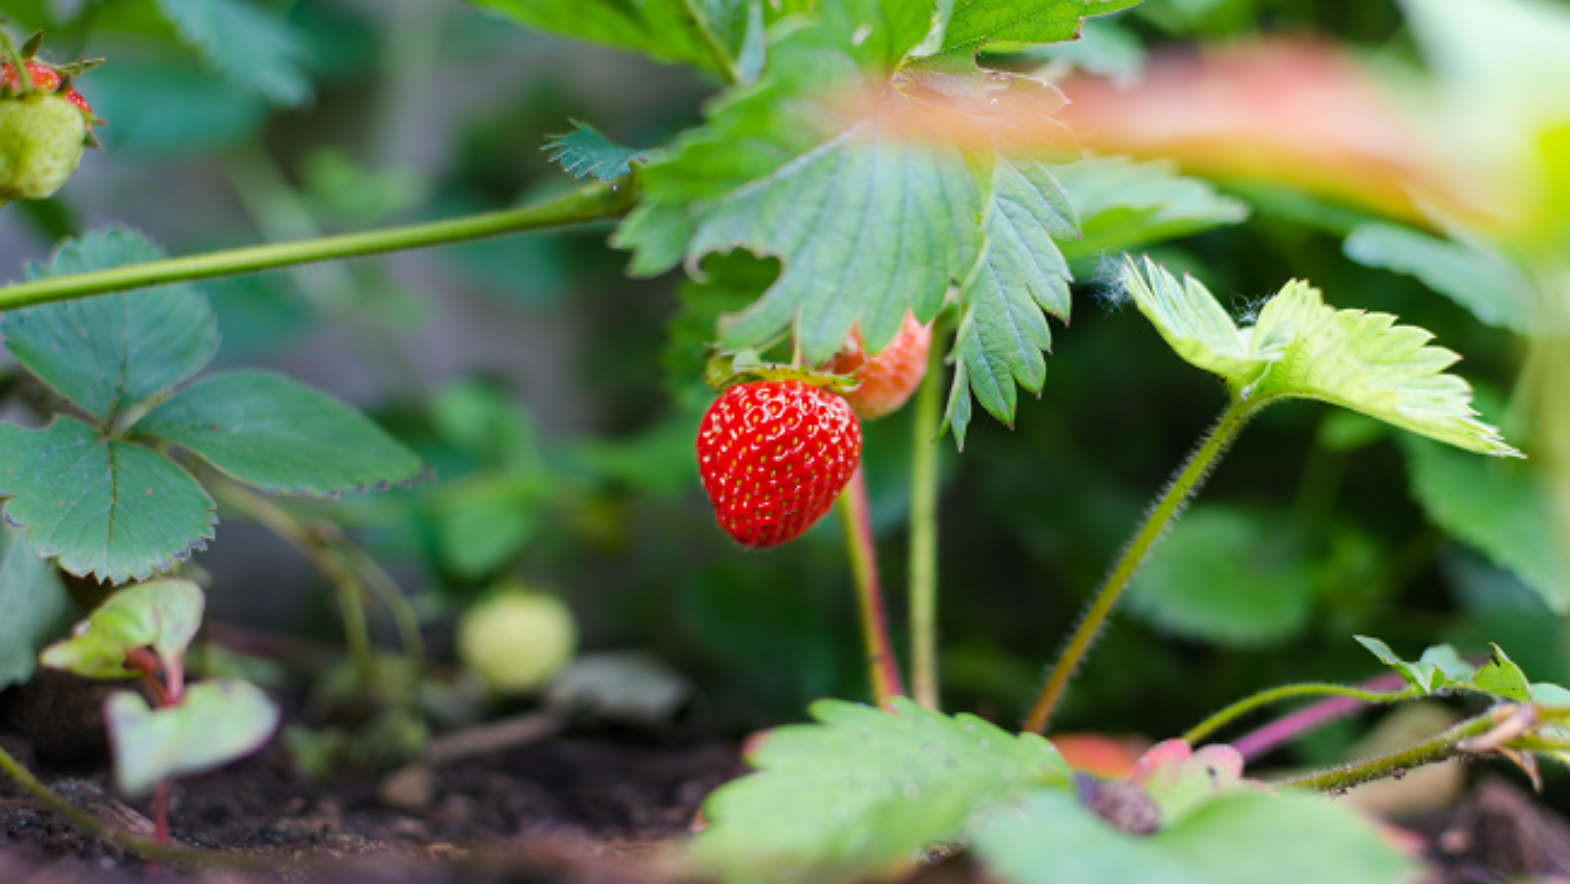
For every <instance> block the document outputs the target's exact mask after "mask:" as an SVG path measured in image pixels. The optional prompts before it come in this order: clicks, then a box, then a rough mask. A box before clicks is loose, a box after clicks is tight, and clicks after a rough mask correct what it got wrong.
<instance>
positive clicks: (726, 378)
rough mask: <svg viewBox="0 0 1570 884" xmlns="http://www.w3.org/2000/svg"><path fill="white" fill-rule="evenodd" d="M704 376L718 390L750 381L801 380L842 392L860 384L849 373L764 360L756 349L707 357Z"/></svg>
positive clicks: (727, 351) (842, 393)
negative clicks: (844, 373) (812, 369)
mask: <svg viewBox="0 0 1570 884" xmlns="http://www.w3.org/2000/svg"><path fill="white" fill-rule="evenodd" d="M703 379H704V381H705V382H707V383H708V385H709V386H710V387H713V388H714V391H715V392H717V393H723V392H725V391H726V390H728V389H730V388H731V387H734V386H737V385H738V384H747V383H751V382H753V381H801V382H802V383H804V384H809V385H811V386H814V387H818V388H820V389H824V390H828V391H830V392H832V393H839V394H840V395H842V396H843V395H844V394H846V393H849V392H851V391H853V390H855V389H856V388H857V387H859V386H861V382H860V381H858V380H856V379H855V378H854V377H853V376H851V375H843V374H831V373H829V372H822V371H811V370H809V369H805V368H797V367H796V366H794V365H786V364H784V363H779V362H764V361H763V359H762V358H761V357H759V356H758V352H757V351H756V350H721V351H718V352H716V353H715V354H714V355H713V356H712V357H710V358H709V362H708V365H706V366H705V367H704V370H703Z"/></svg>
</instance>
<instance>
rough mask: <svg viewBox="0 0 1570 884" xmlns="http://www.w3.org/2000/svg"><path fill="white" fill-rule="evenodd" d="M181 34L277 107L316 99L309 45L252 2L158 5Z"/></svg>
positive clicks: (199, 0) (165, 0)
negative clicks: (308, 61) (308, 68)
mask: <svg viewBox="0 0 1570 884" xmlns="http://www.w3.org/2000/svg"><path fill="white" fill-rule="evenodd" d="M158 5H159V7H160V8H161V9H162V10H163V13H164V15H165V16H166V17H168V19H169V20H170V21H171V22H173V23H174V26H175V27H176V28H178V29H179V30H180V34H181V35H182V36H184V37H185V39H186V40H188V41H189V42H190V43H191V44H192V45H194V46H195V47H196V48H197V49H199V50H201V53H202V57H203V58H205V59H206V60H207V63H208V64H209V65H211V66H212V67H213V68H215V69H217V70H219V71H222V72H223V74H224V76H225V77H227V78H228V79H230V80H232V81H233V82H234V83H236V84H237V85H240V86H243V87H245V88H246V89H249V90H251V91H253V92H255V93H257V94H258V95H261V96H262V97H264V98H266V99H267V100H268V101H271V102H272V103H273V104H277V105H282V106H285V107H294V106H296V105H299V104H303V103H305V101H306V100H307V99H309V98H310V97H311V91H312V87H311V79H310V77H309V76H307V74H306V73H305V69H304V67H303V66H302V63H303V62H304V61H305V56H306V49H305V44H304V43H303V42H301V40H300V37H299V36H298V35H297V34H295V33H294V30H293V28H291V27H290V26H289V25H287V24H286V23H284V22H283V21H281V20H280V19H278V18H276V17H274V16H272V15H270V14H268V13H266V12H263V11H262V10H261V9H260V8H258V7H257V6H256V5H255V4H252V3H249V2H247V0H158Z"/></svg>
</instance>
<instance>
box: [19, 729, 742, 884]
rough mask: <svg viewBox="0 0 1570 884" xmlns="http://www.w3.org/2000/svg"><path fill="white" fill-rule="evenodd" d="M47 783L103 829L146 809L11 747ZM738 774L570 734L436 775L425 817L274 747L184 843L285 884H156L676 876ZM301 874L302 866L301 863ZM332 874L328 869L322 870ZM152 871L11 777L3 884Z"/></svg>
mask: <svg viewBox="0 0 1570 884" xmlns="http://www.w3.org/2000/svg"><path fill="white" fill-rule="evenodd" d="M0 739H4V742H5V745H6V746H7V748H9V749H11V750H12V751H13V752H14V753H18V754H20V755H21V756H22V757H23V758H24V759H25V760H26V761H27V762H29V763H32V764H34V765H35V770H37V771H38V772H39V773H40V775H41V776H42V777H43V779H45V781H46V782H49V783H51V785H53V786H54V787H55V788H56V789H57V790H58V791H60V792H62V793H63V794H65V795H67V797H69V798H70V799H71V800H72V801H74V802H76V803H78V804H81V805H84V806H87V807H89V808H90V809H91V810H93V811H94V812H95V813H97V814H98V815H99V816H101V817H109V818H111V819H115V821H116V822H118V823H120V824H121V825H122V826H124V827H127V828H131V829H133V830H136V829H137V828H140V827H145V826H146V825H147V822H146V819H145V816H143V815H145V814H147V813H148V812H149V811H148V808H147V807H145V806H131V807H126V806H125V805H122V804H120V803H119V802H117V801H115V800H114V799H113V798H111V797H107V796H106V795H105V786H104V781H103V775H102V773H95V774H92V775H89V776H85V777H84V776H82V775H81V774H80V772H78V773H76V774H75V775H73V773H72V772H71V771H68V770H52V769H50V768H49V767H48V766H47V765H46V764H44V765H40V764H39V762H38V761H37V760H36V754H37V753H35V752H32V751H31V747H30V746H29V745H27V744H26V743H25V741H22V740H20V739H18V738H15V737H0ZM740 772H741V765H740V760H739V757H738V750H737V748H736V746H735V745H734V744H732V743H729V742H724V741H718V740H712V739H691V738H668V739H655V738H651V737H649V736H647V735H642V734H633V733H626V732H606V731H598V732H594V731H579V732H568V733H566V734H563V735H559V736H556V737H553V738H550V739H546V740H542V741H540V742H537V743H533V744H529V745H524V746H519V747H516V748H513V749H510V750H506V751H503V752H498V753H494V754H492V755H489V756H485V757H479V758H474V759H470V760H466V761H462V762H458V763H454V764H452V765H450V766H447V767H443V768H440V769H438V770H437V771H436V772H435V777H434V785H435V788H434V790H431V791H430V792H429V793H428V796H421V797H422V798H426V799H427V800H423V801H421V802H419V806H418V807H417V808H416V809H396V808H393V807H391V806H389V805H388V804H387V803H386V802H385V801H384V800H383V798H382V797H381V787H382V782H383V781H381V780H378V779H374V778H352V777H346V778H343V779H340V780H338V781H336V782H333V783H330V784H317V783H313V782H312V781H310V780H308V779H306V778H304V777H303V776H301V775H300V774H299V773H297V772H296V771H295V770H294V769H293V767H292V766H291V764H290V762H289V760H288V757H287V755H286V753H285V752H284V751H283V750H282V749H280V748H277V747H276V745H275V746H274V747H273V748H270V749H269V750H267V751H266V752H264V753H263V754H262V755H260V756H258V757H256V758H253V759H251V760H248V761H245V762H242V763H240V764H237V765H235V766H233V767H231V768H229V769H227V770H223V771H219V772H217V773H214V774H210V775H208V776H204V777H197V778H193V779H190V780H186V781H184V782H182V783H181V784H179V785H177V786H176V787H175V790H174V796H173V802H172V808H173V813H172V814H171V817H172V820H173V827H174V834H175V836H176V838H177V839H178V840H180V841H183V842H184V843H187V844H191V845H195V846H200V847H206V848H211V849H215V850H220V851H225V852H229V853H234V854H240V855H246V856H252V857H259V858H264V859H266V860H268V861H269V862H272V863H275V864H276V865H277V866H278V867H280V868H286V869H288V868H294V869H300V868H302V867H304V868H309V869H311V870H312V871H311V873H310V874H307V873H306V872H304V871H294V872H289V873H283V874H280V875H277V876H254V875H240V874H238V873H233V872H231V873H206V874H203V875H199V876H197V875H185V874H181V873H178V872H175V871H171V870H168V869H165V870H163V871H162V872H159V873H158V874H157V875H156V876H155V878H156V879H158V880H162V879H166V878H167V879H171V880H176V879H183V878H189V877H198V878H200V879H201V880H203V881H214V882H217V881H222V882H226V884H227V882H236V884H238V882H242V881H244V882H253V881H261V880H316V879H317V878H318V877H320V878H321V880H327V881H333V882H340V881H341V882H345V884H347V882H356V884H358V882H365V884H373V882H374V884H427V882H429V884H448V882H451V884H457V882H459V881H462V882H465V884H469V882H474V884H487V882H496V884H501V882H512V881H520V882H521V881H607V882H615V881H642V880H651V879H653V878H660V879H669V878H670V877H671V876H672V874H674V873H675V866H674V865H673V864H671V863H670V862H667V861H666V859H665V858H666V857H668V856H672V855H674V854H673V852H672V851H670V850H668V849H667V845H668V844H669V843H671V842H672V841H673V840H679V838H680V836H682V835H683V834H684V833H685V832H686V831H687V830H688V829H689V827H690V823H691V821H692V819H693V817H694V814H695V813H696V811H697V808H698V805H699V803H700V802H701V801H702V799H703V797H704V796H705V795H707V794H708V792H710V791H711V790H712V789H713V788H714V787H716V786H718V785H719V784H720V783H722V782H724V781H726V780H728V779H730V778H732V777H734V776H736V775H737V774H738V773H740ZM302 863H303V866H302ZM324 863H327V864H332V868H331V870H330V871H325V872H324V871H321V869H322V867H323V864H324ZM149 872H150V869H149V868H148V866H147V864H145V863H143V862H142V861H141V860H139V859H136V858H135V857H130V856H127V855H126V854H125V853H124V852H123V851H121V850H119V849H117V848H115V847H114V846H113V845H109V844H106V843H103V842H101V841H98V840H96V839H93V838H90V837H85V836H83V835H82V834H81V833H80V832H78V831H77V830H76V829H74V828H72V827H71V826H70V825H68V824H66V823H65V822H64V821H63V820H61V819H59V818H58V817H57V816H56V815H55V814H53V813H51V812H49V811H48V810H47V809H46V808H44V807H43V806H42V805H40V804H38V803H37V802H35V801H34V800H33V799H32V798H31V797H30V796H27V795H26V793H24V792H22V791H21V790H20V789H19V788H18V787H17V786H16V785H15V784H13V783H11V782H10V781H9V780H7V779H5V778H4V777H0V882H3V884H22V882H26V884H45V882H48V884H80V882H87V881H91V882H93V884H115V882H120V881H128V880H138V881H146V880H149Z"/></svg>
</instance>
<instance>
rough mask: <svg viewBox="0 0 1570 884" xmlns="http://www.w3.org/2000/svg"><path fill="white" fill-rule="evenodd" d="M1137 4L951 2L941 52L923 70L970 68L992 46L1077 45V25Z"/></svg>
mask: <svg viewBox="0 0 1570 884" xmlns="http://www.w3.org/2000/svg"><path fill="white" fill-rule="evenodd" d="M1140 2H1141V0H954V9H953V11H952V12H951V13H950V15H949V20H948V26H947V28H946V29H945V30H944V34H943V43H942V48H941V49H940V50H939V51H938V52H937V53H935V54H934V56H933V57H932V58H931V59H928V60H926V61H924V62H923V63H924V64H930V65H933V66H941V67H944V68H955V69H964V68H966V67H974V66H975V59H976V53H978V52H980V51H982V50H983V49H985V48H986V47H987V46H988V45H990V44H993V43H1004V42H1007V43H1016V44H1018V43H1025V44H1030V43H1064V42H1067V41H1069V40H1077V39H1079V31H1080V26H1081V24H1082V22H1083V21H1084V20H1085V19H1087V18H1091V17H1093V16H1099V15H1110V14H1112V13H1114V12H1121V11H1122V10H1125V9H1128V8H1129V7H1131V6H1137V5H1139V3H1140Z"/></svg>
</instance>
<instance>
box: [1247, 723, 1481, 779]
mask: <svg viewBox="0 0 1570 884" xmlns="http://www.w3.org/2000/svg"><path fill="white" fill-rule="evenodd" d="M1498 714H1499V710H1498V709H1493V710H1489V711H1488V712H1484V713H1483V714H1481V715H1478V716H1476V717H1475V718H1469V719H1467V720H1466V721H1463V722H1461V723H1460V724H1458V725H1456V726H1455V727H1452V728H1450V729H1449V730H1446V731H1441V732H1440V733H1437V734H1435V735H1433V736H1432V737H1429V738H1428V739H1426V740H1423V741H1422V742H1420V743H1416V744H1414V745H1412V746H1408V747H1407V748H1405V749H1402V750H1400V751H1398V752H1392V753H1390V754H1389V755H1380V756H1378V757H1375V758H1369V759H1365V760H1363V761H1356V762H1353V763H1351V764H1346V765H1342V766H1341V767H1335V768H1331V769H1330V770H1324V771H1319V772H1318V773H1311V774H1303V775H1302V776H1296V777H1288V778H1286V779H1283V780H1277V781H1275V782H1273V783H1271V785H1272V786H1277V787H1281V786H1296V787H1300V788H1304V789H1315V790H1317V791H1320V792H1334V791H1341V790H1345V789H1350V788H1352V787H1353V786H1361V785H1363V784H1364V783H1371V782H1373V781H1375V780H1382V779H1385V778H1387V777H1395V776H1404V775H1405V774H1406V772H1407V771H1409V770H1412V769H1413V768H1416V767H1422V766H1423V765H1425V764H1434V763H1436V762H1440V761H1445V760H1448V759H1451V758H1455V757H1456V756H1458V755H1465V754H1466V752H1465V751H1464V750H1463V749H1461V748H1460V746H1459V745H1458V744H1459V743H1460V742H1461V741H1463V740H1465V739H1466V738H1468V737H1475V736H1477V735H1479V734H1483V733H1487V732H1488V730H1489V729H1491V728H1492V727H1493V726H1494V725H1495V724H1497V723H1498V718H1497V716H1498Z"/></svg>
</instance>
